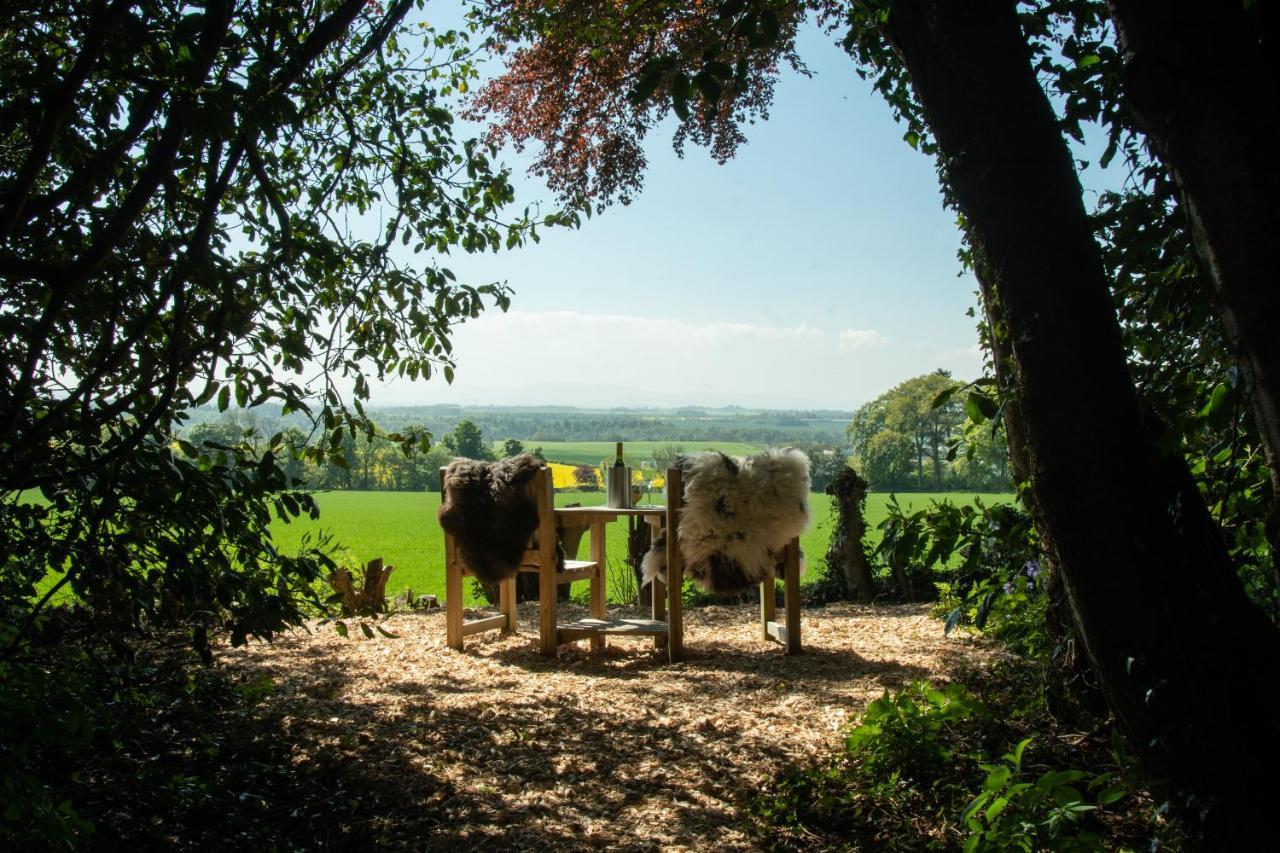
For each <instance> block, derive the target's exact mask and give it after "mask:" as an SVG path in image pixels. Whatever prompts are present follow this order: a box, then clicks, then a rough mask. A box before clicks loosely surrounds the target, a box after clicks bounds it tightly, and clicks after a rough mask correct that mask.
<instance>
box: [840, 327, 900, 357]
mask: <svg viewBox="0 0 1280 853" xmlns="http://www.w3.org/2000/svg"><path fill="white" fill-rule="evenodd" d="M887 343H889V339H888V338H886V337H885V336H884V335H882V334H880V333H879V332H877V331H876V330H875V329H845V330H844V331H843V332H841V333H840V351H841V352H853V351H854V350H860V349H872V348H873V347H882V346H884V345H885V344H887Z"/></svg>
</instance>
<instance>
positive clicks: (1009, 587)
mask: <svg viewBox="0 0 1280 853" xmlns="http://www.w3.org/2000/svg"><path fill="white" fill-rule="evenodd" d="M1004 594H1005V595H1013V583H1012V582H1010V583H1007V584H1005V585H1004Z"/></svg>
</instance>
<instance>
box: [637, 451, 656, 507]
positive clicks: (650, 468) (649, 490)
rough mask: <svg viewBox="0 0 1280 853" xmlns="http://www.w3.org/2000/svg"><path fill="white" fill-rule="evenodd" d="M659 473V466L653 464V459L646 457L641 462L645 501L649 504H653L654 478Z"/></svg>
mask: <svg viewBox="0 0 1280 853" xmlns="http://www.w3.org/2000/svg"><path fill="white" fill-rule="evenodd" d="M657 475H658V471H657V466H656V465H654V464H653V460H652V459H645V460H644V461H642V462H641V463H640V477H641V479H643V480H644V497H645V503H647V504H648V505H649V506H653V478H654V477H656V476H657Z"/></svg>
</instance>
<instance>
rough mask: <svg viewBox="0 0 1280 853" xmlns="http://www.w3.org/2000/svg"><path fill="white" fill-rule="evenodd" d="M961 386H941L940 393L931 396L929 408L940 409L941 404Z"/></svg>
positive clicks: (943, 404)
mask: <svg viewBox="0 0 1280 853" xmlns="http://www.w3.org/2000/svg"><path fill="white" fill-rule="evenodd" d="M961 387H963V386H960V385H952V386H951V387H950V388H943V389H942V391H941V393H939V394H938V396H936V397H934V398H933V402H932V403H930V404H929V408H930V409H941V408H942V407H943V406H945V405H946V404H947V401H948V400H950V399H951V398H952V397H953V396H954V395H955V393H956V392H957V391H959V390H960V388H961Z"/></svg>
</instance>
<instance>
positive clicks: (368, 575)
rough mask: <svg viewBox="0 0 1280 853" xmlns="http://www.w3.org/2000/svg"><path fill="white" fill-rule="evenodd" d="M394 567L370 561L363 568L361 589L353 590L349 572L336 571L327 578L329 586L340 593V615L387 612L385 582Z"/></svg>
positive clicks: (377, 560)
mask: <svg viewBox="0 0 1280 853" xmlns="http://www.w3.org/2000/svg"><path fill="white" fill-rule="evenodd" d="M394 570H395V566H386V567H384V566H383V565H382V558H381V557H378V558H377V559H375V560H370V561H369V564H368V565H367V566H365V567H364V578H363V579H362V583H361V588H360V589H356V588H355V581H354V580H353V579H352V577H351V572H349V571H347V570H346V569H338V570H337V571H335V572H334V573H333V574H332V575H330V577H329V586H331V587H333V589H334V591H336V592H340V593H342V615H343V616H353V615H356V614H359V613H386V612H387V580H388V579H389V578H390V577H391V572H392V571H394Z"/></svg>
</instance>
